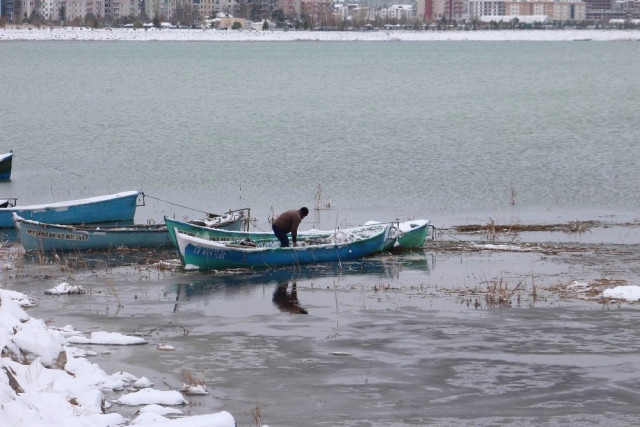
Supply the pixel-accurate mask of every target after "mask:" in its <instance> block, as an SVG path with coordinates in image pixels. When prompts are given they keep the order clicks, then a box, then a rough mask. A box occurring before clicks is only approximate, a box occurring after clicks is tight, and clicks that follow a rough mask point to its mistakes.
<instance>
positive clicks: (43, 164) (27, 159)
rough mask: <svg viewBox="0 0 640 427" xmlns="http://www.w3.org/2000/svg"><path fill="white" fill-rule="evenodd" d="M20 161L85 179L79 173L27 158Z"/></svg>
mask: <svg viewBox="0 0 640 427" xmlns="http://www.w3.org/2000/svg"><path fill="white" fill-rule="evenodd" d="M14 157H15V155H14ZM20 159H21V160H25V161H27V162H31V163H35V164H38V165H41V166H45V167H48V168H50V169H53V170H57V171H60V172H66V173H68V174H71V175H75V176H79V177H80V178H84V177H85V176H84V175H80V174H79V173H75V172H71V171H70V170H67V169H61V168H56V167H53V166H51V165H48V164H46V163H42V162H39V161H37V160H31V159H29V158H26V157H20Z"/></svg>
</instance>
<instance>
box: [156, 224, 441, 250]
mask: <svg viewBox="0 0 640 427" xmlns="http://www.w3.org/2000/svg"><path fill="white" fill-rule="evenodd" d="M164 220H165V224H167V227H168V229H169V234H171V235H172V237H171V240H172V241H173V242H174V244H176V246H177V240H176V238H175V232H174V230H178V231H180V232H181V233H183V234H188V235H191V236H196V237H200V238H202V239H206V240H212V241H223V242H224V241H237V240H244V241H251V242H254V243H256V244H258V245H259V246H268V245H270V246H272V247H279V246H280V242H279V241H278V239H277V238H276V236H275V235H274V234H273V233H272V232H267V231H251V232H249V231H233V230H232V231H230V230H222V229H219V228H218V229H211V228H206V227H200V226H198V225H196V224H190V223H186V222H183V221H177V220H174V219H170V218H166V217H165V219H164ZM386 225H391V232H390V233H389V237H388V239H387V242H386V243H385V245H384V247H383V248H382V250H391V249H394V248H401V249H415V248H421V247H422V246H423V245H424V241H425V240H426V238H427V236H428V234H429V225H430V222H429V220H426V219H420V220H414V221H406V222H400V223H397V222H393V223H381V222H377V221H371V222H367V223H366V224H365V225H362V226H359V227H350V228H342V229H337V230H306V231H298V241H301V242H304V241H305V240H307V239H311V240H317V239H319V238H320V239H326V238H329V237H331V236H333V235H335V234H336V233H344V234H353V233H355V234H358V233H370V232H371V229H372V228H374V229H375V228H380V227H385V226H386Z"/></svg>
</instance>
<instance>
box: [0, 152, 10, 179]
mask: <svg viewBox="0 0 640 427" xmlns="http://www.w3.org/2000/svg"><path fill="white" fill-rule="evenodd" d="M12 162H13V151H10V152H8V153H6V154H0V181H8V180H10V179H11V163H12Z"/></svg>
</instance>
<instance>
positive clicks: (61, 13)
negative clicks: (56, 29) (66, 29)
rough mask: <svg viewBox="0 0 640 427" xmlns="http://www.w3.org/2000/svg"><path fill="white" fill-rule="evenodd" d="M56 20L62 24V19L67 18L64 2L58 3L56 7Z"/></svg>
mask: <svg viewBox="0 0 640 427" xmlns="http://www.w3.org/2000/svg"><path fill="white" fill-rule="evenodd" d="M58 20H59V21H60V22H61V23H63V24H64V21H66V20H67V6H65V4H64V3H62V4H61V5H60V8H59V9H58Z"/></svg>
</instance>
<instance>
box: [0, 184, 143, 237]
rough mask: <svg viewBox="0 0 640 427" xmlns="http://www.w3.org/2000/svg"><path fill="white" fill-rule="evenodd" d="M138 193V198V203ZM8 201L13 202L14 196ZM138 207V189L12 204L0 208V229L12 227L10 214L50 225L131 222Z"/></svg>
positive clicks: (139, 193) (140, 193)
mask: <svg viewBox="0 0 640 427" xmlns="http://www.w3.org/2000/svg"><path fill="white" fill-rule="evenodd" d="M138 196H140V197H141V204H140V205H139V204H138ZM12 200H13V201H14V202H15V199H12ZM8 204H10V203H8ZM138 206H144V193H142V192H138V191H126V192H123V193H115V194H109V195H105V196H98V197H90V198H86V199H78V200H71V201H67V202H57V203H47V204H41V205H30V206H16V205H13V206H7V207H2V208H0V228H13V214H14V213H16V214H17V215H18V216H20V217H22V218H24V219H30V220H33V221H40V222H47V223H51V224H94V223H106V222H115V221H130V222H133V217H134V216H135V213H136V207H138Z"/></svg>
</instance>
